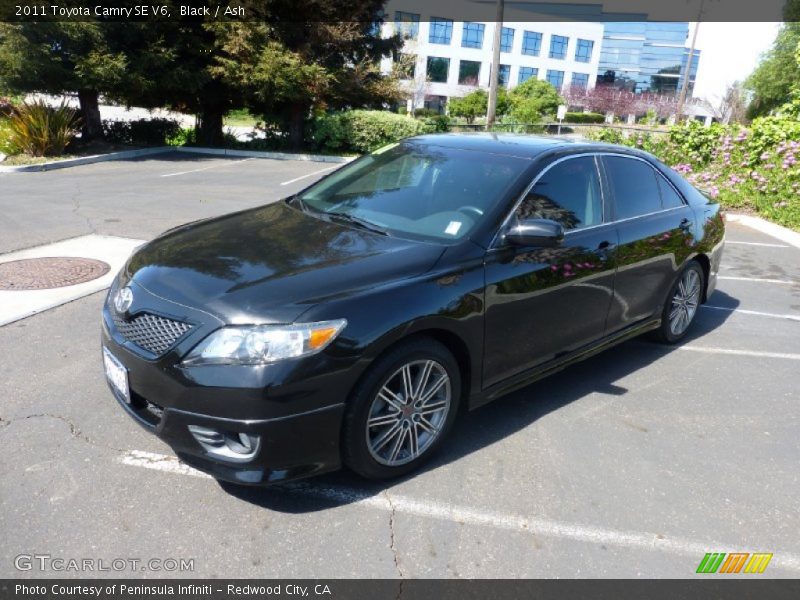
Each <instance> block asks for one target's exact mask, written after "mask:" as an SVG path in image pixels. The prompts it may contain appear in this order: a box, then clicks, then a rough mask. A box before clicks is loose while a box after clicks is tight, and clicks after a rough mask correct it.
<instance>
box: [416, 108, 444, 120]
mask: <svg viewBox="0 0 800 600" xmlns="http://www.w3.org/2000/svg"><path fill="white" fill-rule="evenodd" d="M440 114H441V113H440V112H439V111H438V110H434V109H433V108H417V109H415V110H414V116H415V117H417V118H420V119H421V118H425V117H438V116H439V115H440Z"/></svg>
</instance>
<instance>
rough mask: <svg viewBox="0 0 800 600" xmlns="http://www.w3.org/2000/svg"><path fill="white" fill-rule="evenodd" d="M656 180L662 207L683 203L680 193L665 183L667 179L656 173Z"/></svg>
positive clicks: (671, 206) (673, 206) (681, 204)
mask: <svg viewBox="0 0 800 600" xmlns="http://www.w3.org/2000/svg"><path fill="white" fill-rule="evenodd" d="M656 180H657V181H658V189H659V190H661V206H662V207H663V208H678V207H679V206H684V205H685V202H684V201H683V198H681V196H680V194H678V192H676V191H675V188H673V187H672V186H671V185H670V184H669V183H667V180H666V179H665V178H664V177H663V176H662V175H657V176H656Z"/></svg>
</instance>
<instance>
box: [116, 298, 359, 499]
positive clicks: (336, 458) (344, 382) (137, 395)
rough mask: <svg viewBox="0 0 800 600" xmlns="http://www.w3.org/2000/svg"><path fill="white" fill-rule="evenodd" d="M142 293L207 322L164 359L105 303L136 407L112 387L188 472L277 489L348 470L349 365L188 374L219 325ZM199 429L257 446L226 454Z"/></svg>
mask: <svg viewBox="0 0 800 600" xmlns="http://www.w3.org/2000/svg"><path fill="white" fill-rule="evenodd" d="M112 293H113V288H112ZM136 295H137V297H138V298H140V299H142V298H143V299H144V301H145V302H147V304H148V310H150V311H155V312H160V313H162V314H169V315H172V316H179V317H180V318H182V319H183V320H186V321H193V322H195V323H199V322H200V320H201V319H204V320H205V322H206V323H207V325H206V323H203V324H202V325H198V326H197V327H196V331H195V332H194V335H191V334H190V335H188V336H187V337H188V339H184V340H182V341H179V342H178V343H177V344H176V345H175V346H174V347H173V348H172V349H170V350H169V351H167V352H166V353H165V354H164V355H163V356H159V357H155V356H149V355H147V353H146V352H141V351H140V349H138V348H136V347H135V345H132V344H131V343H130V341H129V340H127V339H126V338H124V337H123V336H122V335H121V333H120V332H119V330H118V329H117V327H116V326H115V321H114V318H113V316H112V311H113V310H114V309H113V308H112V307H110V306H109V303H108V302H106V304H105V306H104V308H103V319H102V325H103V326H102V334H101V338H102V339H101V343H102V346H103V347H104V348H105V349H107V350H108V352H110V353H111V355H112V356H113V357H114V358H115V359H116V361H117V362H118V363H119V364H120V365H121V366H122V367H124V369H125V371H126V373H127V380H128V389H129V392H130V401H128V400H127V399H126V398H125V397H124V396H123V394H121V393H120V392H119V391H118V390H116V389H115V388H114V386H113V385H111V384H110V383H109V387H110V389H111V391H112V393H113V394H114V396H115V398H116V399H117V401H118V402H119V404H120V405H121V406H122V407H123V409H124V410H125V412H127V413H128V415H130V416H131V417H132V418H133V419H134V420H135V421H136V422H137V423H139V425H141V426H142V427H144V428H145V429H147V430H148V431H150V432H152V433H154V434H155V435H156V436H158V437H159V438H161V439H162V440H163V441H164V442H166V443H167V444H169V446H171V447H172V449H173V450H174V451H175V453H176V454H177V455H178V457H179V458H181V459H182V460H183V461H184V462H186V463H187V464H188V465H190V466H192V467H195V468H197V469H198V470H200V471H203V472H205V473H208V474H210V475H212V476H213V477H215V478H217V479H222V480H226V481H230V482H233V483H239V484H249V485H263V484H270V483H277V482H281V481H287V480H290V479H297V478H301V477H307V476H311V475H317V474H320V473H323V472H327V471H333V470H336V469H338V468H339V467H340V465H341V459H340V449H339V443H340V431H341V423H342V416H343V413H344V406H345V405H344V398H345V397H346V395H347V393H348V391H349V389H350V387H351V386H352V383H353V378H354V377H355V376H356V375H355V371H357V369H353V368H352V367H353V365H352V362H351V361H350V360H337V359H335V358H332V357H329V356H323V355H316V356H314V357H311V360H308V359H305V360H297V361H285V362H282V363H275V364H272V365H266V366H207V367H191V368H187V367H183V366H182V365H181V364H180V361H181V356H183V355H184V354H185V352H186V351H187V349H188V348H189V347H191V346H193V345H194V344H196V343H197V342H198V341H199V340H200V339H202V338H203V337H205V335H207V334H208V332H209V331H211V330H213V329H216V328H217V327H219V326H220V323H208V319H207V318H204V316H203V315H199V314H180V315H176V313H175V310H177V309H176V308H175V307H174V306H169V305H164V304H163V302H162V303H161V304H159V300H158V299H156V298H152V297H151V298H147V297H146V296H147V294H146V290H143V289H136ZM190 426H191V427H192V428H202V429H204V430H213V431H217V432H222V433H224V434H226V435H227V434H230V435H232V436H234V437H235V436H236V435H238V434H249V435H250V436H257V437H254V438H253V439H257V440H258V442H257V445H256V446H255V451H254V453H253V454H252V455H247V456H246V458H241V457H233V458H231V457H230V456H227V457H226V456H219V455H218V454H216V453H215V452H213V449H212V451H209V447H208V445H204V444H203V443H201V440H199V439H198V437H197V435H196V434H193V433H192V431H191V429H190Z"/></svg>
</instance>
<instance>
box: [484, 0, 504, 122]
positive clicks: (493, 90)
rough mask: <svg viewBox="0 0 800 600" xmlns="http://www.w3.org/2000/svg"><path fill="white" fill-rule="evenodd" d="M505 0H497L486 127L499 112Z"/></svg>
mask: <svg viewBox="0 0 800 600" xmlns="http://www.w3.org/2000/svg"><path fill="white" fill-rule="evenodd" d="M504 4H505V2H504V0H497V20H496V22H495V28H494V46H492V68H491V71H490V72H489V75H490V76H489V102H488V107H487V110H486V129H487V130H488V129H489V128H491V126H492V125H494V117H495V113H496V112H497V80H498V78H499V76H500V43H501V42H502V40H503V11H504V8H505V6H504Z"/></svg>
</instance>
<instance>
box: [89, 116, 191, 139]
mask: <svg viewBox="0 0 800 600" xmlns="http://www.w3.org/2000/svg"><path fill="white" fill-rule="evenodd" d="M181 132H182V129H181V126H180V123H178V121H174V120H172V119H137V120H135V121H112V120H106V121H103V134H104V135H105V139H106V141H107V142H110V143H112V144H128V145H133V146H163V145H164V144H167V143H169V142H170V140H171V139H173V138H175V137H176V136H178V135H179V134H181Z"/></svg>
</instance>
